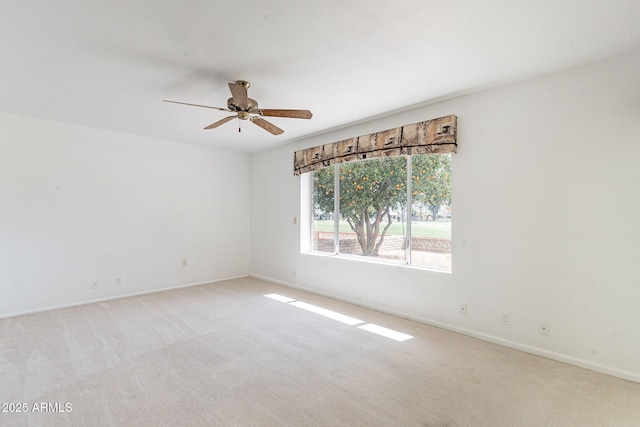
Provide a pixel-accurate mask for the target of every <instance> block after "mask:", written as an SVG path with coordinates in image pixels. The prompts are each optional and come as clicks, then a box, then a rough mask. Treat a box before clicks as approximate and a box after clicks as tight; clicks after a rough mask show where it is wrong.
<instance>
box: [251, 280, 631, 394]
mask: <svg viewBox="0 0 640 427" xmlns="http://www.w3.org/2000/svg"><path fill="white" fill-rule="evenodd" d="M250 276H251V277H254V278H256V279H260V280H264V281H267V282H271V283H275V284H277V285H282V286H286V287H288V288H293V289H298V290H301V291H305V292H309V293H310V294H315V295H319V296H323V297H327V298H331V299H335V300H338V301H343V302H347V303H349V304H353V305H357V306H360V307H364V308H368V309H371V310H375V311H379V312H381V313H385V314H390V315H392V316H396V317H401V318H403V319H408V320H412V321H414V322H418V323H423V324H425V325H429V326H434V327H437V328H440V329H445V330H447V331H451V332H456V333H459V334H463V335H467V336H470V337H473V338H477V339H479V340H482V341H487V342H490V343H493V344H498V345H502V346H505V347H509V348H512V349H515V350H519V351H523V352H525V353H530V354H535V355H536V356H541V357H546V358H547V359H551V360H555V361H558V362H563V363H567V364H569V365H573V366H577V367H580V368H584V369H589V370H591V371H595V372H599V373H601V374H606V375H611V376H613V377H617V378H622V379H624V380H628V381H633V382H636V383H640V374H638V373H634V372H629V371H623V370H620V369H616V368H612V367H610V366H605V365H600V364H597V363H593V362H589V361H586V360H582V359H578V358H575V357H572V356H567V355H565V354H561V353H555V352H553V351H549V350H545V349H542V348H539V347H533V346H530V345H527V344H523V343H519V342H515V341H510V340H506V339H504V338H500V337H496V336H493V335H488V334H485V333H482V332H478V331H474V330H471V329H465V328H460V327H457V326H453V325H448V324H446V323H442V322H437V321H434V320H430V319H425V318H422V317H419V316H414V315H411V314H407V313H402V312H399V311H395V310H390V309H387V308H384V307H378V306H373V305H370V304H366V303H363V302H362V301H356V300H352V299H350V298H344V297H341V296H339V295H333V294H330V293H327V292H321V291H318V290H316V289H312V288H308V287H305V286H301V285H298V284H295V283H289V282H284V281H282V280H277V279H273V278H271V277H266V276H262V275H259V274H250Z"/></svg>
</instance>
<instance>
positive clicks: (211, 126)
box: [205, 116, 237, 129]
mask: <svg viewBox="0 0 640 427" xmlns="http://www.w3.org/2000/svg"><path fill="white" fill-rule="evenodd" d="M236 117H237V116H229V117H225V118H224V119H221V120H218V121H217V122H215V123H212V124H210V125H209V126H207V127H206V128H205V129H213V128H217V127H218V126H220V125H223V124H225V123H227V122H228V121H230V120H233V119H235V118H236Z"/></svg>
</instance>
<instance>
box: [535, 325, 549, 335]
mask: <svg viewBox="0 0 640 427" xmlns="http://www.w3.org/2000/svg"><path fill="white" fill-rule="evenodd" d="M538 332H540V335H551V324H550V323H547V322H540V323H538Z"/></svg>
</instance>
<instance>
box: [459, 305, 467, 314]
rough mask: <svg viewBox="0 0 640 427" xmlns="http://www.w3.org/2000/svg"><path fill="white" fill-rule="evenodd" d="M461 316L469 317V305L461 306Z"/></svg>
mask: <svg viewBox="0 0 640 427" xmlns="http://www.w3.org/2000/svg"><path fill="white" fill-rule="evenodd" d="M460 314H462V315H463V316H466V315H467V304H460Z"/></svg>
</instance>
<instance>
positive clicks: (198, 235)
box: [0, 114, 250, 317]
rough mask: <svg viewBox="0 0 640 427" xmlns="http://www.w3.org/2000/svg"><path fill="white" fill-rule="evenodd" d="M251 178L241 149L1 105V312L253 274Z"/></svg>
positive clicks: (21, 311)
mask: <svg viewBox="0 0 640 427" xmlns="http://www.w3.org/2000/svg"><path fill="white" fill-rule="evenodd" d="M249 185H250V183H249V156H248V155H246V154H239V153H230V152H226V151H217V150H214V149H212V148H209V147H201V146H195V145H189V144H182V143H178V142H170V141H163V140H157V139H150V138H143V137H138V136H134V135H127V134H121V133H116V132H110V131H103V130H98V129H91V128H86V127H80V126H73V125H68V124H63V123H56V122H50V121H44V120H38V119H33V118H27V117H21V116H14V115H8V114H0V317H3V316H8V315H12V314H17V313H24V312H30V311H37V310H42V309H47V308H51V307H58V306H65V305H71V304H76V303H81V302H85V301H93V300H98V299H104V298H109V297H114V296H118V295H125V294H131V293H139V292H147V291H152V290H158V289H163V288H169V287H175V286H181V285H188V284H194V283H201V282H207V281H213V280H218V279H223V278H228V277H235V276H240V275H246V274H248V273H249V232H250V230H249V227H248V224H249V206H250V199H249V189H250V187H249ZM182 259H187V267H182V266H181V260H182ZM116 277H119V278H121V279H122V283H123V284H122V285H121V286H116V284H115V280H116ZM92 281H96V282H97V283H98V289H95V290H94V289H91V282H92Z"/></svg>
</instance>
